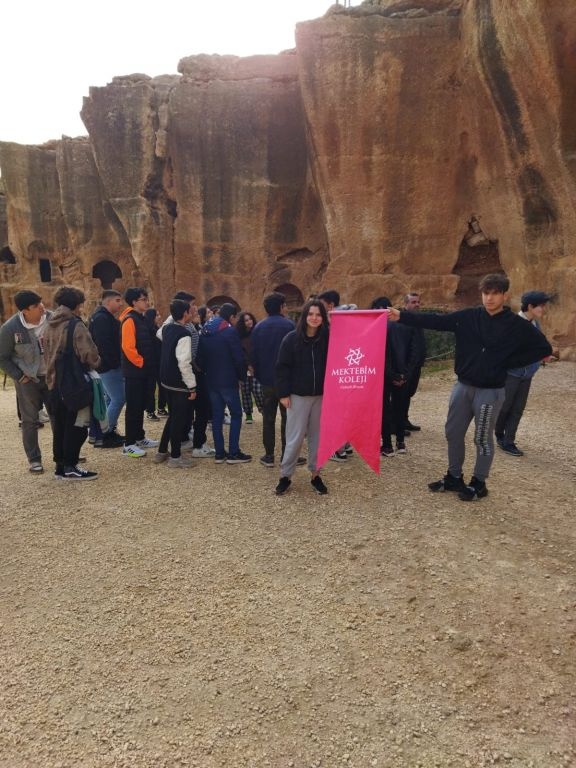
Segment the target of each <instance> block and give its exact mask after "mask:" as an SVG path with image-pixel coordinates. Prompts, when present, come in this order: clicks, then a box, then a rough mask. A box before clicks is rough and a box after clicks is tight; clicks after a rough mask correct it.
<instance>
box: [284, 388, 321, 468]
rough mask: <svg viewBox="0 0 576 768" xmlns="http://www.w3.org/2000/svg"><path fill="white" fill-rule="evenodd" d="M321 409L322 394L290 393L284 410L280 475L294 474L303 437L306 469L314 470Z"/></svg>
mask: <svg viewBox="0 0 576 768" xmlns="http://www.w3.org/2000/svg"><path fill="white" fill-rule="evenodd" d="M321 410H322V395H317V396H315V397H301V396H300V395H290V408H288V409H287V410H286V415H287V419H286V448H284V456H283V457H282V462H281V463H280V474H281V476H282V477H292V475H293V474H294V470H295V469H296V462H297V461H298V457H299V456H300V449H301V448H302V443H303V442H304V438H305V437H306V438H307V441H308V469H309V470H310V472H316V457H317V456H318V443H319V441H320V412H321Z"/></svg>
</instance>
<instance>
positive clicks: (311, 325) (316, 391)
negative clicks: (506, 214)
mask: <svg viewBox="0 0 576 768" xmlns="http://www.w3.org/2000/svg"><path fill="white" fill-rule="evenodd" d="M328 336H329V327H328V314H327V312H326V308H325V306H324V304H322V302H321V301H318V300H317V299H312V300H311V301H307V302H306V304H304V307H303V308H302V314H301V315H300V319H299V320H298V324H297V326H296V330H295V331H291V332H290V333H288V334H287V335H286V336H285V337H284V339H283V341H282V344H281V345H280V350H279V352H278V361H277V363H276V389H277V392H278V397H279V400H280V403H281V404H282V405H283V406H284V407H285V408H286V410H287V421H286V448H285V449H284V455H283V457H282V462H281V464H280V480H279V482H278V485H277V486H276V491H275V493H276V495H277V496H282V495H283V494H285V493H286V492H287V491H288V489H289V488H290V485H291V484H292V480H291V477H292V475H293V474H294V470H295V469H296V465H297V462H298V457H299V455H300V449H301V447H302V443H303V442H304V438H305V437H306V439H307V442H308V469H309V470H310V473H311V475H312V477H311V480H310V482H311V485H312V488H313V489H314V490H315V491H316V492H317V493H320V494H322V495H324V494H326V493H328V489H327V488H326V486H325V485H324V483H323V481H322V478H321V477H320V475H319V473H318V468H317V466H316V459H317V455H318V442H319V440H320V412H321V410H322V395H323V393H324V374H325V372H326V359H327V357H328Z"/></svg>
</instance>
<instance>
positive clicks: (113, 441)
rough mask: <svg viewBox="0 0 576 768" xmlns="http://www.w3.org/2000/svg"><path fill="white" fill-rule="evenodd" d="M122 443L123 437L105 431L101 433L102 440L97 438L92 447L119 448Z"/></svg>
mask: <svg viewBox="0 0 576 768" xmlns="http://www.w3.org/2000/svg"><path fill="white" fill-rule="evenodd" d="M123 445H124V438H123V437H121V436H120V435H119V434H117V433H116V432H106V433H105V434H104V435H102V442H101V443H100V445H99V444H98V440H97V441H96V442H95V443H94V448H121V447H122V446H123Z"/></svg>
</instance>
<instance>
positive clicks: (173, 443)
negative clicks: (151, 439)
mask: <svg viewBox="0 0 576 768" xmlns="http://www.w3.org/2000/svg"><path fill="white" fill-rule="evenodd" d="M164 392H165V393H166V400H167V403H168V418H167V419H166V422H165V424H164V429H163V430H162V437H161V438H160V445H159V446H158V453H167V452H168V443H170V456H171V457H172V458H173V459H178V458H179V457H180V446H181V444H182V419H185V418H186V415H187V413H188V412H189V410H190V409H189V404H190V403H191V402H193V401H192V400H189V394H188V392H173V391H172V390H170V389H165V390H164Z"/></svg>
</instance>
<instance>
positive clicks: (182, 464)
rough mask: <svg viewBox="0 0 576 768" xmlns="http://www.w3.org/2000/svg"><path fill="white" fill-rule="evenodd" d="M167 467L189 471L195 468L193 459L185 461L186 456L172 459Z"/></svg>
mask: <svg viewBox="0 0 576 768" xmlns="http://www.w3.org/2000/svg"><path fill="white" fill-rule="evenodd" d="M167 466H169V467H172V468H174V469H189V468H190V467H192V466H193V463H192V461H191V459H185V458H184V456H178V458H177V459H173V458H172V457H170V458H169V459H168V462H167Z"/></svg>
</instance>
